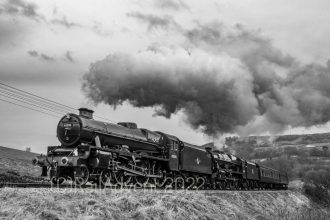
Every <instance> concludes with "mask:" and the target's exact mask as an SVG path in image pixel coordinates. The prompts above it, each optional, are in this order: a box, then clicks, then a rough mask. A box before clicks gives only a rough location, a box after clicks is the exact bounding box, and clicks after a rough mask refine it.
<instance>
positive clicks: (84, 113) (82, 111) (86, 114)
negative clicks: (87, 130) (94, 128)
mask: <svg viewBox="0 0 330 220" xmlns="http://www.w3.org/2000/svg"><path fill="white" fill-rule="evenodd" d="M78 110H79V115H80V116H82V117H84V118H88V119H93V113H94V111H93V110H91V109H88V108H80V109H78Z"/></svg>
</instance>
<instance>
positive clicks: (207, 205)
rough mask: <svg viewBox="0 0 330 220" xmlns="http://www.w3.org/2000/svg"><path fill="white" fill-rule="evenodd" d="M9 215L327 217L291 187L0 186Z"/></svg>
mask: <svg viewBox="0 0 330 220" xmlns="http://www.w3.org/2000/svg"><path fill="white" fill-rule="evenodd" d="M0 218H8V219H38V218H39V219H130V218H134V219H330V213H329V211H326V210H325V209H322V208H321V207H319V206H317V205H315V204H312V203H311V202H310V200H309V199H308V198H307V197H305V196H304V195H303V194H301V193H299V192H297V191H296V192H294V191H285V192H283V191H280V192H275V191H274V192H244V191H242V192H239V191H238V192H232V191H220V192H219V191H216V192H214V191H168V192H166V191H143V190H136V191H134V190H110V189H106V190H92V189H88V190H87V189H79V190H75V189H12V188H4V189H0Z"/></svg>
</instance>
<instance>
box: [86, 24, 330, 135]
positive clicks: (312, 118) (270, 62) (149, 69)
mask: <svg viewBox="0 0 330 220" xmlns="http://www.w3.org/2000/svg"><path fill="white" fill-rule="evenodd" d="M182 34H183V35H184V36H185V39H186V40H185V42H184V43H182V45H181V46H178V47H166V46H157V47H150V48H148V49H147V50H146V51H143V52H139V53H136V54H121V53H114V54H111V55H109V56H108V57H106V58H105V59H104V60H101V61H98V62H95V63H93V64H92V65H91V66H90V70H89V72H88V73H86V74H85V75H84V83H83V90H84V91H85V92H86V94H87V96H88V97H89V98H90V99H91V100H93V101H94V102H95V103H100V102H104V103H107V104H110V105H113V106H116V105H120V104H122V103H123V102H124V101H128V102H130V103H131V104H132V105H134V106H136V107H150V106H151V107H155V112H156V115H161V116H164V117H167V118H169V117H170V116H171V115H172V114H175V113H177V112H178V111H182V112H184V115H185V116H186V117H185V120H186V122H187V123H188V124H189V125H191V126H192V127H193V128H195V129H201V130H202V131H203V132H204V133H205V134H207V135H210V136H217V135H219V134H222V133H227V132H237V133H239V134H241V135H248V134H259V133H263V132H266V131H269V132H271V133H278V132H281V131H283V129H285V128H287V127H288V126H292V127H297V126H305V127H309V126H312V125H319V124H324V123H326V122H327V121H329V119H330V87H329V84H330V62H328V63H327V65H319V64H310V65H302V64H299V62H298V61H296V60H295V59H294V58H293V57H291V56H289V55H285V54H283V53H282V52H281V51H280V50H278V49H276V48H274V47H273V46H272V44H271V41H270V40H268V39H266V38H265V37H263V36H262V35H261V34H260V33H258V32H253V31H249V30H246V29H245V28H244V27H242V26H240V25H236V26H234V27H227V26H225V25H223V24H221V23H212V24H208V25H201V24H197V26H196V27H195V28H194V29H191V30H187V31H184V32H183V33H182ZM187 48H188V49H187Z"/></svg>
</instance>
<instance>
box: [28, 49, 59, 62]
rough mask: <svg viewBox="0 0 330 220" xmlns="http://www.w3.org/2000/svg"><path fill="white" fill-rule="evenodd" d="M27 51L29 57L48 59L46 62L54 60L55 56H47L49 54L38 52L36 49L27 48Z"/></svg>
mask: <svg viewBox="0 0 330 220" xmlns="http://www.w3.org/2000/svg"><path fill="white" fill-rule="evenodd" d="M27 53H28V54H29V55H30V56H31V57H35V58H39V59H41V60H44V61H48V62H52V61H56V58H55V57H52V56H49V55H47V54H44V53H39V52H38V51H36V50H29V51H27Z"/></svg>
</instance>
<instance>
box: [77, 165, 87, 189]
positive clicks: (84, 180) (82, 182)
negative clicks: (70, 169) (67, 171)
mask: <svg viewBox="0 0 330 220" xmlns="http://www.w3.org/2000/svg"><path fill="white" fill-rule="evenodd" d="M80 172H81V174H80V175H79V176H76V177H75V178H74V180H75V183H76V184H77V185H78V186H83V185H85V184H86V183H87V182H88V179H89V170H88V168H87V167H86V166H81V167H80Z"/></svg>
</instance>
